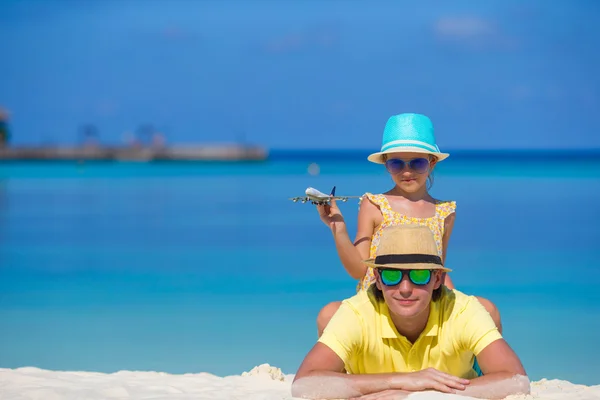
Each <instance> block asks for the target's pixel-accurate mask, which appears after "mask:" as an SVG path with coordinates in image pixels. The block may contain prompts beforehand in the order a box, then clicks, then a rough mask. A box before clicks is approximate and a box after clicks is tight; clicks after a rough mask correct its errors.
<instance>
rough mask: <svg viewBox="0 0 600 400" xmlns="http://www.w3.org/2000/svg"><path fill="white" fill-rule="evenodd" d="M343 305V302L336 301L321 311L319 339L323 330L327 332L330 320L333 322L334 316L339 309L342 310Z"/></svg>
mask: <svg viewBox="0 0 600 400" xmlns="http://www.w3.org/2000/svg"><path fill="white" fill-rule="evenodd" d="M341 304H342V302H341V301H334V302H331V303H329V304H327V305H326V306H325V307H323V308H322V309H321V311H319V315H318V316H317V330H318V333H319V337H321V335H322V334H323V330H325V327H326V326H327V324H328V323H329V320H331V317H333V314H335V312H336V311H337V310H338V308H340V305H341Z"/></svg>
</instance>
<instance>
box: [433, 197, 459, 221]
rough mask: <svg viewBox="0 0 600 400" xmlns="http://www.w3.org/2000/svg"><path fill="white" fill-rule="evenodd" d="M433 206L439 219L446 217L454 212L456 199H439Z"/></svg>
mask: <svg viewBox="0 0 600 400" xmlns="http://www.w3.org/2000/svg"><path fill="white" fill-rule="evenodd" d="M435 208H436V210H437V215H438V216H439V217H440V218H441V219H446V217H447V216H448V215H450V214H453V213H455V212H456V201H439V202H438V203H437V204H436V206H435Z"/></svg>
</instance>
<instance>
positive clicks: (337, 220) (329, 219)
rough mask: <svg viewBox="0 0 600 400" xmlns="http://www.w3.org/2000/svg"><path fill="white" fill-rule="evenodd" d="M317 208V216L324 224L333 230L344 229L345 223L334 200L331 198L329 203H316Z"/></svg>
mask: <svg viewBox="0 0 600 400" xmlns="http://www.w3.org/2000/svg"><path fill="white" fill-rule="evenodd" d="M317 210H318V211H319V217H321V221H323V223H324V224H325V225H327V226H328V227H329V229H331V230H332V231H333V232H337V231H338V230H339V229H345V228H346V223H345V222H344V217H343V216H342V212H341V211H340V209H339V208H338V206H337V204H336V202H335V200H331V201H330V202H329V204H325V205H318V204H317Z"/></svg>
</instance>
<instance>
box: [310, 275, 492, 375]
mask: <svg viewBox="0 0 600 400" xmlns="http://www.w3.org/2000/svg"><path fill="white" fill-rule="evenodd" d="M443 290H444V293H443V295H442V297H441V298H440V299H439V300H438V301H435V302H431V306H430V310H429V320H428V322H427V326H426V327H425V329H424V330H423V332H422V333H421V335H420V336H419V338H418V339H417V340H416V341H415V343H414V344H411V343H410V342H409V340H408V339H407V338H405V337H404V336H402V335H400V334H399V333H398V331H397V330H396V327H395V325H394V323H393V322H392V320H391V318H390V314H389V310H388V307H387V305H386V303H385V302H384V301H383V300H381V301H378V300H376V298H375V296H374V294H373V292H372V291H371V290H363V291H360V292H359V293H358V294H356V295H355V296H353V297H351V298H349V299H346V300H344V301H343V302H342V305H341V306H340V308H339V310H338V311H337V312H336V313H335V315H334V316H333V318H332V319H331V321H330V322H329V324H328V325H327V327H326V328H325V331H324V332H323V334H322V336H321V338H320V339H319V342H321V343H323V344H325V345H326V346H328V347H329V348H330V349H331V350H333V351H334V352H335V353H336V354H337V355H338V356H339V357H340V358H341V359H342V360H343V361H344V364H345V368H346V371H347V372H349V373H351V374H375V373H391V372H415V371H420V370H423V369H426V368H430V367H432V368H436V369H438V370H440V371H442V372H446V373H448V374H452V375H455V376H459V377H462V378H466V379H472V378H475V377H477V373H476V372H475V371H474V370H473V362H474V357H475V356H477V354H479V352H480V351H481V350H483V349H484V348H485V347H486V346H487V345H489V344H490V343H492V342H494V341H495V340H497V339H501V338H502V336H501V335H500V332H498V329H497V328H496V325H495V324H494V321H493V320H492V317H491V316H490V314H489V313H488V312H487V311H486V309H485V308H484V307H483V306H482V305H481V303H479V301H477V299H476V298H475V297H473V296H467V295H465V294H464V293H461V292H459V291H457V290H450V289H448V288H446V287H445V286H444V287H443Z"/></svg>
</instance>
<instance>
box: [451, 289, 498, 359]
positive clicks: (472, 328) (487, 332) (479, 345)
mask: <svg viewBox="0 0 600 400" xmlns="http://www.w3.org/2000/svg"><path fill="white" fill-rule="evenodd" d="M455 323H456V325H455V326H453V330H455V332H461V334H460V338H459V343H458V344H459V346H460V348H463V349H468V350H471V351H472V352H473V354H475V356H477V355H478V354H479V353H480V352H481V351H482V350H483V349H485V348H486V347H487V346H488V345H489V344H490V343H492V342H494V341H496V340H498V339H502V335H501V334H500V332H499V331H498V328H497V327H496V324H495V323H494V320H493V319H492V317H491V316H490V314H489V313H488V312H487V310H486V309H485V307H483V305H481V303H480V302H479V301H478V300H477V299H476V298H474V297H470V298H469V301H468V302H467V304H466V305H465V307H464V309H463V310H462V311H461V312H460V314H459V315H458V318H457V320H456V321H455Z"/></svg>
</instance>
